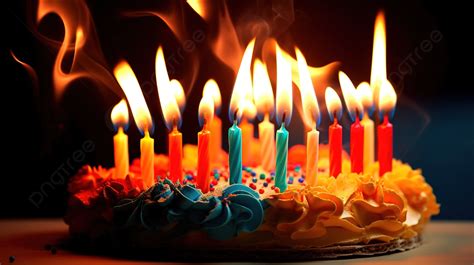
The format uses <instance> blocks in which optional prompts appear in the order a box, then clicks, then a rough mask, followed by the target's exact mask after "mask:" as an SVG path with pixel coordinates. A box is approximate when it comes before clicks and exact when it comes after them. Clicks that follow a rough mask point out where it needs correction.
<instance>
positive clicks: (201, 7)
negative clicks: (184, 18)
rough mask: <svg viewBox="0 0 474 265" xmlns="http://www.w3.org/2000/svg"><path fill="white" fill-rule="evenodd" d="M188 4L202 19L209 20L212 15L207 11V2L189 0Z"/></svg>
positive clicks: (204, 0) (203, 0)
mask: <svg viewBox="0 0 474 265" xmlns="http://www.w3.org/2000/svg"><path fill="white" fill-rule="evenodd" d="M186 2H187V3H188V5H189V6H191V8H192V9H193V10H194V11H195V12H196V13H198V14H199V15H200V16H201V17H202V18H204V19H205V20H207V19H209V15H210V14H209V12H208V10H207V9H206V5H205V4H206V0H187V1H186Z"/></svg>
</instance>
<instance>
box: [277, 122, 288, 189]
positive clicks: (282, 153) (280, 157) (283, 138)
mask: <svg viewBox="0 0 474 265" xmlns="http://www.w3.org/2000/svg"><path fill="white" fill-rule="evenodd" d="M288 135H289V134H288V131H287V130H286V128H285V123H284V122H283V123H282V124H281V127H280V129H279V130H278V131H277V134H276V168H275V186H276V187H278V188H279V189H280V192H284V191H286V189H287V188H288V184H287V182H286V172H287V164H288Z"/></svg>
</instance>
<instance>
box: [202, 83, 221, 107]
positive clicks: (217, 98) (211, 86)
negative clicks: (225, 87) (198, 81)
mask: <svg viewBox="0 0 474 265" xmlns="http://www.w3.org/2000/svg"><path fill="white" fill-rule="evenodd" d="M202 95H203V96H207V95H209V96H210V97H211V98H212V99H213V100H214V112H215V113H216V114H219V113H220V112H221V105H222V99H221V91H220V89H219V85H218V84H217V82H216V81H215V80H214V79H209V80H207V82H206V84H205V85H204V89H203V90H202Z"/></svg>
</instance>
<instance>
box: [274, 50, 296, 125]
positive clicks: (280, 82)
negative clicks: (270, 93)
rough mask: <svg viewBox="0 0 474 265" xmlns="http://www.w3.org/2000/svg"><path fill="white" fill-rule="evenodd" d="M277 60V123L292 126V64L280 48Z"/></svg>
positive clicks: (277, 52) (277, 51)
mask: <svg viewBox="0 0 474 265" xmlns="http://www.w3.org/2000/svg"><path fill="white" fill-rule="evenodd" d="M276 58H277V60H276V61H277V89H276V105H277V106H276V112H277V119H276V120H277V123H278V124H279V125H280V124H282V123H285V125H286V126H288V125H289V124H290V121H291V115H292V112H293V91H292V89H293V86H292V83H291V64H290V62H288V60H287V59H286V58H285V57H284V56H283V54H282V52H281V50H280V47H279V46H278V44H277V46H276Z"/></svg>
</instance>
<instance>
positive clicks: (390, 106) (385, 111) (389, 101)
mask: <svg viewBox="0 0 474 265" xmlns="http://www.w3.org/2000/svg"><path fill="white" fill-rule="evenodd" d="M396 104H397V93H395V89H394V88H393V86H392V84H391V83H390V81H388V80H385V81H384V82H383V83H382V85H381V86H380V93H379V110H380V113H379V114H380V117H383V115H389V116H390V117H393V114H394V113H395V105H396Z"/></svg>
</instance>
